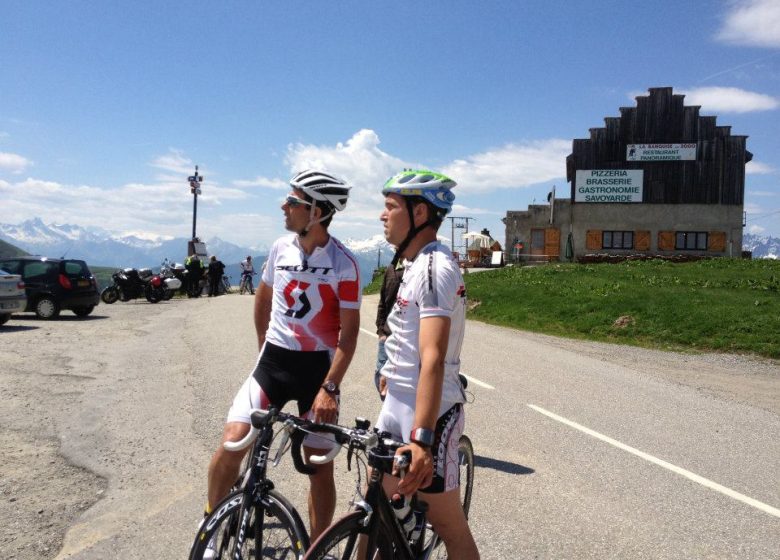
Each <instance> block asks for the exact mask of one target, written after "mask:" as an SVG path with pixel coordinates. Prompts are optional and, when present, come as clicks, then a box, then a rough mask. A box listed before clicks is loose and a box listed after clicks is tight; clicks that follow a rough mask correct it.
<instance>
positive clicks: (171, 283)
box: [160, 259, 187, 300]
mask: <svg viewBox="0 0 780 560" xmlns="http://www.w3.org/2000/svg"><path fill="white" fill-rule="evenodd" d="M160 278H162V280H163V282H164V284H165V291H164V294H163V299H164V300H169V299H171V298H172V297H173V296H174V295H175V294H176V292H177V291H178V290H180V289H181V288H182V286H185V285H186V279H187V270H186V269H185V268H184V265H183V264H180V263H175V262H170V261H169V260H168V259H165V260H164V261H163V262H162V265H161V266H160Z"/></svg>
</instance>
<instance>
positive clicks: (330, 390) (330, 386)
mask: <svg viewBox="0 0 780 560" xmlns="http://www.w3.org/2000/svg"><path fill="white" fill-rule="evenodd" d="M322 388H323V389H325V390H326V391H327V392H328V393H334V392H335V391H336V390H337V389H338V387H336V384H335V383H334V382H333V381H326V382H325V383H324V384H323V385H322Z"/></svg>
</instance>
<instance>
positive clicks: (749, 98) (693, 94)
mask: <svg viewBox="0 0 780 560" xmlns="http://www.w3.org/2000/svg"><path fill="white" fill-rule="evenodd" d="M679 93H682V94H685V104H686V105H700V106H701V108H702V110H703V111H708V112H709V111H713V112H722V113H749V112H752V111H769V110H772V109H777V108H778V107H780V99H778V98H777V97H772V96H771V95H766V94H763V93H756V92H753V91H747V90H744V89H739V88H735V87H703V88H696V89H690V90H681V91H679Z"/></svg>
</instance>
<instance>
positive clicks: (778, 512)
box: [528, 404, 780, 517]
mask: <svg viewBox="0 0 780 560" xmlns="http://www.w3.org/2000/svg"><path fill="white" fill-rule="evenodd" d="M528 406H529V407H530V408H532V409H533V410H535V411H536V412H539V413H540V414H544V415H545V416H547V417H549V418H552V419H553V420H556V421H558V422H561V423H562V424H566V425H567V426H570V427H572V428H574V429H575V430H579V431H581V432H583V433H585V434H588V435H589V436H592V437H594V438H596V439H600V440H601V441H603V442H606V443H608V444H610V445H614V446H615V447H617V448H618V449H622V450H623V451H627V452H629V453H631V454H633V455H636V456H637V457H641V458H642V459H644V460H645V461H649V462H651V463H654V464H656V465H658V466H659V467H663V468H665V469H667V470H670V471H672V472H673V473H676V474H679V475H681V476H684V477H685V478H688V479H690V480H692V481H694V482H697V483H699V484H701V485H702V486H706V487H707V488H710V489H711V490H715V491H716V492H720V493H721V494H725V495H726V496H728V497H730V498H734V499H735V500H739V501H740V502H743V503H745V504H747V505H749V506H753V507H754V508H756V509H760V510H761V511H763V512H764V513H768V514H769V515H774V516H775V517H780V509H778V508H775V507H772V506H770V505H768V504H765V503H763V502H759V501H758V500H756V499H753V498H751V497H750V496H745V495H744V494H740V493H739V492H737V491H735V490H732V489H731V488H726V487H725V486H721V485H720V484H718V483H717V482H713V481H712V480H709V479H707V478H704V477H703V476H699V475H698V474H696V473H692V472H691V471H687V470H685V469H683V468H680V467H678V466H675V465H672V464H671V463H667V462H666V461H664V460H662V459H658V458H657V457H653V456H652V455H650V454H648V453H645V452H644V451H640V450H638V449H634V448H633V447H631V446H629V445H626V444H625V443H620V442H619V441H617V440H614V439H612V438H611V437H608V436H605V435H603V434H600V433H598V432H596V431H594V430H591V429H590V428H586V427H585V426H582V425H581V424H577V423H576V422H572V421H571V420H568V419H566V418H564V417H562V416H558V415H557V414H554V413H552V412H550V411H548V410H545V409H543V408H541V407H539V406H536V405H533V404H529V405H528Z"/></svg>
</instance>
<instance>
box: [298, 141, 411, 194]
mask: <svg viewBox="0 0 780 560" xmlns="http://www.w3.org/2000/svg"><path fill="white" fill-rule="evenodd" d="M379 144H380V140H379V136H378V135H377V133H376V132H374V131H373V130H369V129H365V128H364V129H362V130H359V131H358V132H356V133H355V134H354V135H353V136H352V138H350V139H349V140H347V142H346V144H342V143H341V142H339V143H337V144H336V145H335V146H315V145H312V144H300V143H298V144H290V145H289V146H288V147H287V155H286V157H285V162H286V163H287V164H288V165H289V166H290V171H291V172H293V173H294V172H297V171H302V170H304V169H306V168H309V167H314V168H320V169H323V170H328V171H330V172H331V173H333V174H335V175H337V176H341V177H343V178H344V179H346V180H347V181H348V182H349V183H350V184H351V185H352V186H353V189H355V190H356V191H358V193H364V194H367V193H375V194H378V193H379V192H380V190H381V187H382V185H383V184H384V182H385V181H386V180H387V179H388V177H391V176H392V175H394V174H395V173H398V172H399V171H400V170H401V169H403V168H404V167H412V166H413V165H412V164H411V163H409V162H405V161H403V160H402V159H399V158H397V157H394V156H391V155H390V154H388V153H386V152H383V151H382V150H380V149H379ZM353 194H355V193H353Z"/></svg>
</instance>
